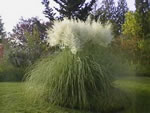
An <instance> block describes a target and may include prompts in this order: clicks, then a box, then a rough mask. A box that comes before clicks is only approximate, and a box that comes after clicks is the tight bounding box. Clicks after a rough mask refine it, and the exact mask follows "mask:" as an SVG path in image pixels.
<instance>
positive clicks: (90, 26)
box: [26, 19, 115, 111]
mask: <svg viewBox="0 0 150 113" xmlns="http://www.w3.org/2000/svg"><path fill="white" fill-rule="evenodd" d="M48 37H49V39H48V41H49V43H50V45H51V46H59V47H60V50H59V51H57V52H56V53H55V54H53V55H51V56H49V57H47V58H44V59H42V60H40V61H39V62H37V63H36V64H35V65H34V66H33V67H32V69H31V71H30V72H29V73H28V76H27V82H26V87H27V88H26V91H27V93H29V94H30V96H31V99H34V100H35V101H37V100H43V101H47V102H50V103H52V104H55V105H60V106H64V107H70V108H78V109H86V110H93V111H105V110H107V109H108V108H110V107H112V106H113V105H114V104H112V101H110V100H112V99H113V97H112V96H110V95H112V93H113V89H114V88H113V87H112V77H111V72H110V70H108V68H107V66H106V65H105V62H106V61H105V62H103V60H105V58H103V56H101V54H103V53H102V52H104V53H105V50H107V46H108V44H109V43H110V42H111V40H112V35H111V27H110V25H107V26H104V27H103V26H102V25H101V24H99V23H96V22H94V21H93V22H90V21H86V22H85V23H84V22H82V21H79V20H78V21H76V20H66V19H65V20H64V21H62V22H55V23H54V26H53V29H51V30H48ZM107 55H108V56H107V57H108V58H109V54H107ZM100 56H101V57H100ZM105 57H106V56H105ZM110 58H111V57H110ZM32 101H33V100H32ZM114 101H115V100H114ZM105 108H106V109H105Z"/></svg>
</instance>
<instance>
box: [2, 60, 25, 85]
mask: <svg viewBox="0 0 150 113" xmlns="http://www.w3.org/2000/svg"><path fill="white" fill-rule="evenodd" d="M24 74H25V69H24V68H17V67H14V66H13V65H12V64H11V63H10V62H8V61H6V60H5V61H1V62H0V82H8V81H11V82H13V81H22V78H23V76H24Z"/></svg>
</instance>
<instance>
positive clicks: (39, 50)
mask: <svg viewBox="0 0 150 113" xmlns="http://www.w3.org/2000/svg"><path fill="white" fill-rule="evenodd" d="M46 28H47V25H46V24H45V23H41V22H40V20H39V19H37V18H30V19H21V21H20V22H19V23H18V24H17V25H16V26H15V27H14V29H13V32H12V33H11V34H10V36H9V38H8V40H9V46H10V47H11V51H10V53H9V58H10V61H11V62H12V63H13V64H14V65H15V66H27V65H29V64H32V63H34V62H35V61H36V60H37V59H38V58H39V57H40V56H42V55H43V54H44V52H45V51H46V49H47V43H46V40H45V39H46V38H47V36H46Z"/></svg>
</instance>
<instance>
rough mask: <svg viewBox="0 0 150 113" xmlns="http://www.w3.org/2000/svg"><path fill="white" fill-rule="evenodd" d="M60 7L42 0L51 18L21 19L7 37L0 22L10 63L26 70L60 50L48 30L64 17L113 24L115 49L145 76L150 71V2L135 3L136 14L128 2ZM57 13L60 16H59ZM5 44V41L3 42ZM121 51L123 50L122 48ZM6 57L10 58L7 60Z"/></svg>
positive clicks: (69, 0) (67, 0)
mask: <svg viewBox="0 0 150 113" xmlns="http://www.w3.org/2000/svg"><path fill="white" fill-rule="evenodd" d="M53 1H54V2H55V3H56V4H58V6H59V7H58V8H56V7H51V2H50V0H42V1H41V4H42V5H43V6H44V7H45V9H44V11H43V14H44V15H45V17H46V18H48V19H49V21H48V22H42V21H41V20H40V19H38V18H37V17H33V18H29V19H23V18H22V19H20V22H19V23H18V24H17V25H16V26H15V27H14V28H13V30H12V32H11V33H9V34H7V38H4V37H6V32H5V30H4V27H3V23H2V19H0V36H1V40H2V41H3V43H4V45H5V49H6V51H7V52H5V56H7V61H8V62H9V63H10V64H11V65H12V66H14V67H17V68H26V67H28V66H29V65H31V64H33V63H34V62H36V61H37V60H38V59H40V58H41V57H43V56H45V55H47V54H50V53H53V52H54V51H55V50H56V49H57V48H51V47H49V45H48V43H47V41H46V38H47V33H46V30H47V28H48V27H51V28H52V26H53V22H54V21H57V20H59V21H61V20H63V19H64V18H68V19H78V20H81V21H85V20H86V19H87V18H88V16H90V17H91V20H95V21H100V22H101V23H102V24H103V25H105V24H107V23H108V22H109V23H111V24H112V31H113V34H114V41H113V42H112V45H111V48H113V49H114V50H117V51H119V52H120V53H121V54H122V55H123V56H124V57H126V58H127V59H128V60H129V61H130V62H131V64H134V65H135V66H136V71H137V72H138V73H142V75H149V74H150V72H149V70H150V60H149V58H150V3H149V1H148V0H135V6H136V10H135V11H130V10H129V8H128V6H127V2H126V0H118V2H117V5H116V4H115V1H114V0H102V1H101V2H100V1H98V0H90V1H89V2H87V1H86V0H53ZM56 13H57V15H56ZM2 41H1V42H2ZM118 48H119V49H118ZM5 58H6V57H5Z"/></svg>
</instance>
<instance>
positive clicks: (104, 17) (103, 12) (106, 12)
mask: <svg viewBox="0 0 150 113" xmlns="http://www.w3.org/2000/svg"><path fill="white" fill-rule="evenodd" d="M115 12H116V8H115V3H114V0H103V1H102V6H101V7H100V8H99V9H98V10H97V14H96V19H100V21H101V22H102V23H103V24H105V23H107V22H108V21H110V22H114V19H115Z"/></svg>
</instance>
